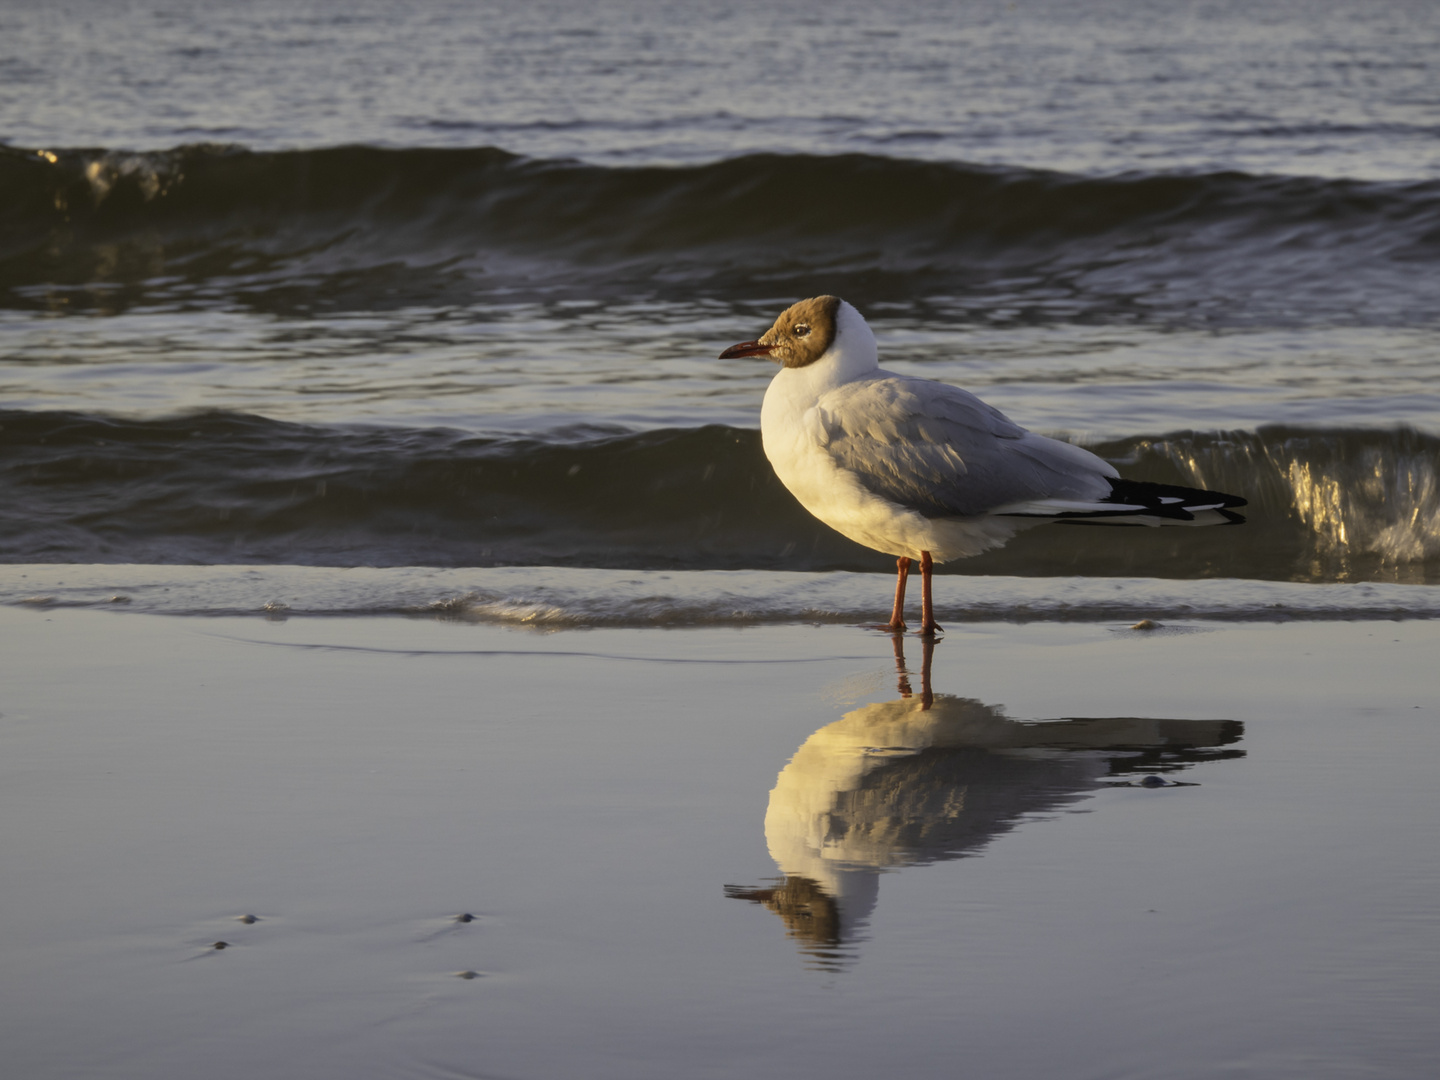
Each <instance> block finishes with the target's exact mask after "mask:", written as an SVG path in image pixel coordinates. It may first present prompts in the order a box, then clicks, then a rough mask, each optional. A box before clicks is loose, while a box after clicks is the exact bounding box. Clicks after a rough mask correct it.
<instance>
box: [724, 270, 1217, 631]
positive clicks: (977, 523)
mask: <svg viewBox="0 0 1440 1080" xmlns="http://www.w3.org/2000/svg"><path fill="white" fill-rule="evenodd" d="M739 356H769V357H770V358H771V359H773V360H775V361H777V362H778V363H780V364H781V365H783V366H782V368H781V370H780V372H779V374H777V375H776V376H775V379H774V381H772V382H771V384H770V389H769V391H768V392H767V393H766V394H765V404H764V407H763V409H762V410H761V413H760V430H761V434H762V436H763V439H764V443H765V456H766V457H768V458H769V459H770V464H771V465H773V466H774V467H775V474H776V475H777V476H778V477H779V478H780V482H781V483H783V484H784V485H785V486H786V487H787V488H789V489H790V491H791V493H792V494H793V495H794V496H795V497H796V498H797V499H799V500H800V503H801V505H802V506H804V507H805V509H807V510H809V511H810V512H811V513H812V514H814V515H815V516H816V517H818V518H819V519H820V520H821V521H823V522H825V524H827V525H829V526H830V527H831V528H833V529H835V530H836V531H838V532H840V533H843V534H844V535H845V536H848V537H849V538H850V539H851V540H854V541H856V542H857V543H860V544H864V545H865V546H866V547H870V548H874V549H875V550H877V551H883V552H887V553H888V554H891V555H894V556H896V557H897V560H898V561H897V567H898V570H899V574H898V577H897V579H896V583H895V607H894V610H893V611H892V612H891V615H890V622H889V624H888V629H890V630H893V631H897V632H898V631H900V630H903V629H905V620H904V611H903V609H904V602H905V579H906V577H907V576H908V575H909V572H910V563H911V560H912V559H916V560H919V563H920V574H921V583H922V589H921V596H922V614H921V633H923V634H933V633H935V631H937V630H939V629H940V627H939V626H938V625H936V623H935V615H934V611H933V605H932V603H931V598H930V567H931V564H932V562H937V563H938V562H945V561H947V560H949V559H961V558H965V557H966V556H969V555H978V554H979V553H980V552H982V551H987V550H989V549H990V548H995V547H999V546H1000V545H1002V544H1004V543H1005V542H1006V541H1007V540H1009V539H1010V538H1011V537H1012V536H1014V535H1015V534H1016V533H1017V532H1020V531H1021V530H1022V529H1027V528H1030V527H1032V526H1035V525H1041V524H1044V523H1045V522H1047V521H1061V522H1064V521H1069V522H1076V523H1084V524H1092V525H1221V524H1231V523H1237V522H1241V521H1244V520H1245V519H1244V518H1243V517H1241V516H1240V515H1239V514H1237V513H1235V512H1234V511H1233V509H1232V508H1233V507H1237V506H1244V505H1245V500H1244V499H1241V498H1238V497H1237V496H1234V495H1224V494H1221V493H1220V492H1216V491H1201V490H1198V489H1196V488H1186V487H1173V486H1170V485H1166V484H1151V483H1145V482H1142V481H1136V480H1125V479H1122V478H1121V477H1120V474H1119V473H1117V472H1116V471H1115V468H1114V467H1113V466H1112V465H1110V464H1109V463H1108V462H1106V461H1103V460H1102V459H1100V458H1098V457H1096V456H1095V455H1094V454H1092V453H1090V452H1089V451H1088V450H1082V449H1081V448H1080V447H1078V446H1073V445H1071V444H1070V443H1065V442H1060V441H1059V440H1056V439H1047V438H1046V437H1044V436H1043V435H1035V434H1033V433H1032V432H1029V431H1026V430H1025V429H1024V428H1022V427H1019V426H1017V425H1015V424H1013V423H1011V422H1010V421H1009V420H1008V419H1006V417H1005V416H1004V415H1002V414H1001V413H1000V412H999V410H997V409H994V408H992V407H991V406H989V405H986V404H985V403H984V402H983V401H981V400H980V399H979V398H977V397H976V396H975V395H974V394H971V393H969V392H968V391H965V390H961V389H960V388H959V387H956V386H950V385H947V384H946V383H938V382H933V381H931V380H929V379H918V378H912V377H910V376H906V375H896V374H894V373H893V372H889V371H885V370H883V369H881V367H880V366H879V360H878V357H877V352H876V348H875V336H874V335H873V334H872V333H871V332H870V327H868V326H867V325H866V324H865V320H864V319H863V318H862V317H861V315H860V313H859V312H858V311H856V310H855V309H854V308H853V307H851V306H850V305H849V304H847V303H845V301H843V300H841V299H840V298H839V297H835V296H817V297H815V298H813V299H810V300H802V301H801V302H800V303H798V304H795V305H794V306H792V307H790V308H787V309H786V310H785V312H784V313H783V314H781V316H780V318H778V319H776V320H775V325H774V326H772V327H771V328H770V329H769V330H767V331H766V332H765V334H764V335H763V336H762V337H761V338H760V339H759V340H758V341H745V342H741V343H740V344H739V345H732V346H731V347H730V348H728V349H726V350H725V351H724V352H723V353H721V354H720V357H721V359H731V358H734V357H739Z"/></svg>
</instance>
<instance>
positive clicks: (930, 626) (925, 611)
mask: <svg viewBox="0 0 1440 1080" xmlns="http://www.w3.org/2000/svg"><path fill="white" fill-rule="evenodd" d="M932 565H933V563H932V562H931V559H930V553H929V552H928V551H922V552H920V633H922V634H924V635H926V636H927V637H928V636H931V635H933V634H935V633H936V631H939V632H940V633H944V632H945V628H944V627H943V626H941V625H940V624H939V623H937V622H936V621H935V605H934V603H933V602H932V601H931V599H930V567H931V566H932Z"/></svg>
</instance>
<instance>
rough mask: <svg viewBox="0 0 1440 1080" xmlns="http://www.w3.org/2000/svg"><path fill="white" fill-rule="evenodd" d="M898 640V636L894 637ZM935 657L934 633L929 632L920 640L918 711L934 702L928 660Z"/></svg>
mask: <svg viewBox="0 0 1440 1080" xmlns="http://www.w3.org/2000/svg"><path fill="white" fill-rule="evenodd" d="M896 640H897V641H898V640H899V638H896ZM934 659H935V635H934V634H930V635H927V636H926V637H924V638H922V639H921V642H920V711H921V712H924V711H925V710H926V709H928V708H930V706H931V705H934V704H935V694H934V693H933V692H932V691H931V689H930V662H931V661H932V660H934Z"/></svg>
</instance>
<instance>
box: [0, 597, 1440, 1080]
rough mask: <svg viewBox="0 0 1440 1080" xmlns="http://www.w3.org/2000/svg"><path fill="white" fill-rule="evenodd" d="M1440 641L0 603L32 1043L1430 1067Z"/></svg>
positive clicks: (340, 1055) (536, 1068)
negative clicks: (451, 619)
mask: <svg viewBox="0 0 1440 1080" xmlns="http://www.w3.org/2000/svg"><path fill="white" fill-rule="evenodd" d="M1437 626H1440V624H1437V623H1434V622H1409V623H1391V622H1379V623H1377V622H1354V623H1330V624H1320V623H1299V624H1289V625H1284V626H1260V625H1249V626H1235V625H1231V626H1217V625H1215V624H1208V625H1207V624H1205V623H1200V622H1192V623H1180V624H1176V625H1174V626H1172V627H1170V629H1169V630H1168V631H1167V632H1160V633H1150V634H1145V633H1141V632H1135V631H1128V630H1125V629H1123V628H1122V627H1121V626H1118V625H1114V624H1110V625H1105V624H1098V625H1088V626H1086V625H1067V626H1058V627H1057V626H1049V627H1046V626H1032V627H1028V628H1020V627H1015V626H1013V625H1011V626H1007V625H1003V624H977V625H974V626H970V627H966V628H964V629H960V630H952V633H951V635H950V636H949V637H948V638H947V639H946V640H945V641H943V642H941V643H940V645H939V646H938V647H937V648H936V649H935V652H934V656H933V660H932V662H931V667H932V671H931V677H930V680H929V682H930V687H929V688H930V690H931V692H932V694H933V699H932V703H931V708H929V709H925V708H924V707H923V705H924V700H925V699H924V691H925V688H926V687H925V682H924V678H923V672H922V670H921V669H922V666H923V656H922V650H921V649H920V648H919V645H918V643H916V642H914V641H910V642H907V643H905V645H904V648H905V650H906V654H905V657H904V661H903V663H904V665H905V672H906V673H905V674H900V673H897V670H896V660H895V659H894V658H893V657H892V655H891V654H892V646H891V642H890V640H889V639H888V637H886V636H884V635H867V634H863V633H860V632H858V631H855V630H853V629H850V628H844V627H831V628H808V627H804V626H795V625H789V626H782V627H774V628H763V629H749V630H741V631H736V630H727V629H711V630H685V631H661V630H649V631H636V630H596V631H590V632H565V633H552V634H545V635H538V634H534V633H525V632H517V631H513V630H504V629H498V628H493V627H481V626H474V625H468V624H437V623H417V622H412V621H400V620H387V619H365V620H357V619H344V620H314V619H291V620H290V621H288V622H265V621H263V620H256V619H253V618H252V619H219V620H207V621H204V622H200V621H197V620H193V619H191V620H177V619H162V618H157V617H154V616H145V615H113V614H104V613H98V612H83V611H82V612H77V611H64V610H49V611H38V610H37V611H17V610H15V609H0V630H3V632H4V633H5V634H6V635H7V640H8V641H11V642H13V643H14V645H13V647H11V648H9V649H8V650H7V653H8V655H9V659H10V660H11V661H12V664H13V667H12V671H13V673H14V675H15V677H13V678H11V679H10V680H9V681H8V684H7V690H6V701H5V712H4V717H3V719H0V725H3V727H0V730H3V737H4V739H5V744H6V746H7V751H6V754H5V756H4V759H3V764H0V772H3V783H0V803H3V806H0V811H3V812H0V843H3V846H4V848H5V850H6V852H7V855H6V862H7V883H8V884H7V890H6V891H7V904H6V916H7V920H8V922H9V932H7V934H6V935H5V936H4V939H3V944H0V953H3V962H4V966H5V970H6V971H7V973H8V976H7V979H6V980H5V985H4V988H3V993H4V996H5V1003H4V1008H3V1010H0V1016H3V1018H4V1019H3V1021H0V1024H3V1026H4V1029H5V1044H6V1047H7V1057H8V1059H9V1061H10V1062H11V1063H12V1068H16V1069H19V1070H20V1071H22V1072H24V1073H25V1074H26V1075H42V1074H44V1075H52V1074H53V1075H71V1074H79V1073H85V1072H89V1071H93V1070H96V1069H100V1070H102V1071H104V1072H106V1073H107V1075H135V1076H142V1075H143V1076H146V1077H150V1078H159V1080H164V1078H167V1077H182V1076H184V1077H189V1076H195V1075H206V1076H213V1077H217V1078H221V1080H223V1078H226V1077H231V1076H235V1077H240V1076H246V1077H249V1076H254V1075H256V1074H257V1073H259V1072H266V1073H270V1074H273V1075H277V1076H301V1075H304V1076H308V1077H322V1078H323V1077H329V1076H336V1077H340V1076H344V1077H354V1076H401V1075H403V1076H514V1077H524V1076H534V1077H542V1076H543V1077H547V1078H548V1077H650V1076H654V1077H673V1076H677V1075H685V1076H716V1077H721V1076H727V1077H728V1076H738V1075H750V1074H753V1073H754V1072H756V1071H765V1072H767V1073H771V1074H775V1075H780V1076H797V1077H798V1076H813V1075H817V1074H821V1073H823V1074H825V1075H833V1076H837V1077H850V1076H855V1077H859V1076H874V1075H877V1074H879V1073H896V1072H899V1073H903V1074H905V1075H909V1076H942V1075H945V1076H948V1075H953V1074H954V1069H955V1068H956V1062H957V1060H959V1059H962V1058H963V1060H964V1062H965V1066H966V1069H967V1070H968V1071H974V1072H975V1073H977V1074H983V1075H986V1076H996V1077H1016V1078H1030V1077H1036V1076H1047V1075H1056V1074H1057V1073H1061V1072H1063V1073H1065V1074H1066V1075H1076V1076H1084V1077H1089V1076H1094V1077H1099V1076H1115V1077H1134V1078H1142V1077H1162V1076H1196V1075H1214V1074H1217V1073H1223V1074H1226V1075H1234V1076H1245V1077H1251V1076H1253V1077H1257V1078H1258V1077H1266V1078H1271V1077H1293V1078H1296V1080H1299V1078H1302V1077H1304V1078H1311V1077H1315V1076H1353V1075H1357V1074H1361V1073H1363V1074H1364V1075H1370V1076H1378V1077H1393V1078H1396V1080H1399V1078H1402V1077H1404V1078H1407V1080H1408V1078H1411V1077H1414V1076H1417V1075H1423V1074H1424V1072H1425V1070H1426V1069H1427V1068H1428V1063H1429V1062H1430V1061H1433V1059H1434V1056H1435V1054H1436V1052H1437V1051H1440V1044H1437V1042H1436V1038H1435V1035H1434V1033H1433V1025H1432V1024H1430V1023H1429V1014H1430V1012H1431V1004H1432V1003H1433V1001H1434V1000H1435V996H1436V993H1437V992H1440V952H1437V949H1436V943H1437V941H1440V937H1437V925H1436V918H1435V909H1434V905H1433V903H1432V898H1433V896H1434V893H1435V889H1436V887H1437V885H1440V881H1437V879H1436V871H1435V868H1436V866H1437V865H1440V862H1437V860H1436V859H1435V854H1436V852H1435V839H1434V830H1433V828H1432V823H1433V821H1434V819H1435V813H1436V811H1437V809H1440V808H1437V806H1436V805H1435V803H1436V796H1435V786H1434V785H1433V784H1431V783H1430V782H1429V773H1430V769H1431V765H1430V763H1432V762H1433V761H1434V760H1435V754H1436V752H1437V750H1440V746H1437V745H1436V737H1437V732H1440V723H1437V721H1440V716H1437V714H1436V709H1435V695H1434V681H1433V679H1432V678H1430V677H1429V676H1428V674H1426V673H1427V672H1428V670H1429V667H1430V665H1429V662H1428V658H1429V657H1430V656H1433V655H1434V650H1435V648H1436V645H1437V642H1436V640H1435V639H1436V634H1437ZM1152 778H1153V779H1152ZM464 914H469V915H473V916H474V918H473V920H471V921H456V916H459V915H464ZM243 915H253V916H255V917H256V919H257V921H254V922H242V921H239V919H238V917H239V916H243ZM217 941H224V942H226V943H227V945H228V946H229V947H228V948H226V949H224V950H216V948H215V942H217ZM467 973H469V974H473V977H462V976H463V975H464V974H467ZM62 1018H63V1019H62ZM1197 1028H1199V1029H1203V1037H1202V1036H1200V1035H1197Z"/></svg>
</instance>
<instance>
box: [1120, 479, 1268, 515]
mask: <svg viewBox="0 0 1440 1080" xmlns="http://www.w3.org/2000/svg"><path fill="white" fill-rule="evenodd" d="M1104 501H1105V502H1113V503H1124V504H1125V505H1127V506H1143V507H1144V508H1145V509H1146V511H1147V512H1149V513H1151V514H1154V515H1155V516H1156V517H1168V518H1174V519H1176V520H1178V521H1191V520H1193V519H1194V517H1195V512H1196V511H1197V510H1214V511H1215V512H1216V513H1218V514H1220V515H1222V516H1223V517H1225V518H1227V519H1228V521H1227V524H1231V525H1239V524H1241V523H1242V522H1243V521H1244V520H1245V518H1244V516H1243V515H1241V514H1235V513H1231V512H1230V511H1231V510H1233V509H1234V508H1235V507H1238V506H1245V505H1248V500H1246V499H1243V498H1241V497H1240V496H1239V495H1227V494H1226V493H1225V492H1223V491H1206V490H1205V489H1204V488H1192V487H1181V486H1180V485H1178V484H1152V483H1150V482H1149V481H1146V480H1126V479H1125V478H1124V477H1114V478H1112V479H1111V480H1110V496H1109V498H1107V499H1105V500H1104Z"/></svg>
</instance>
